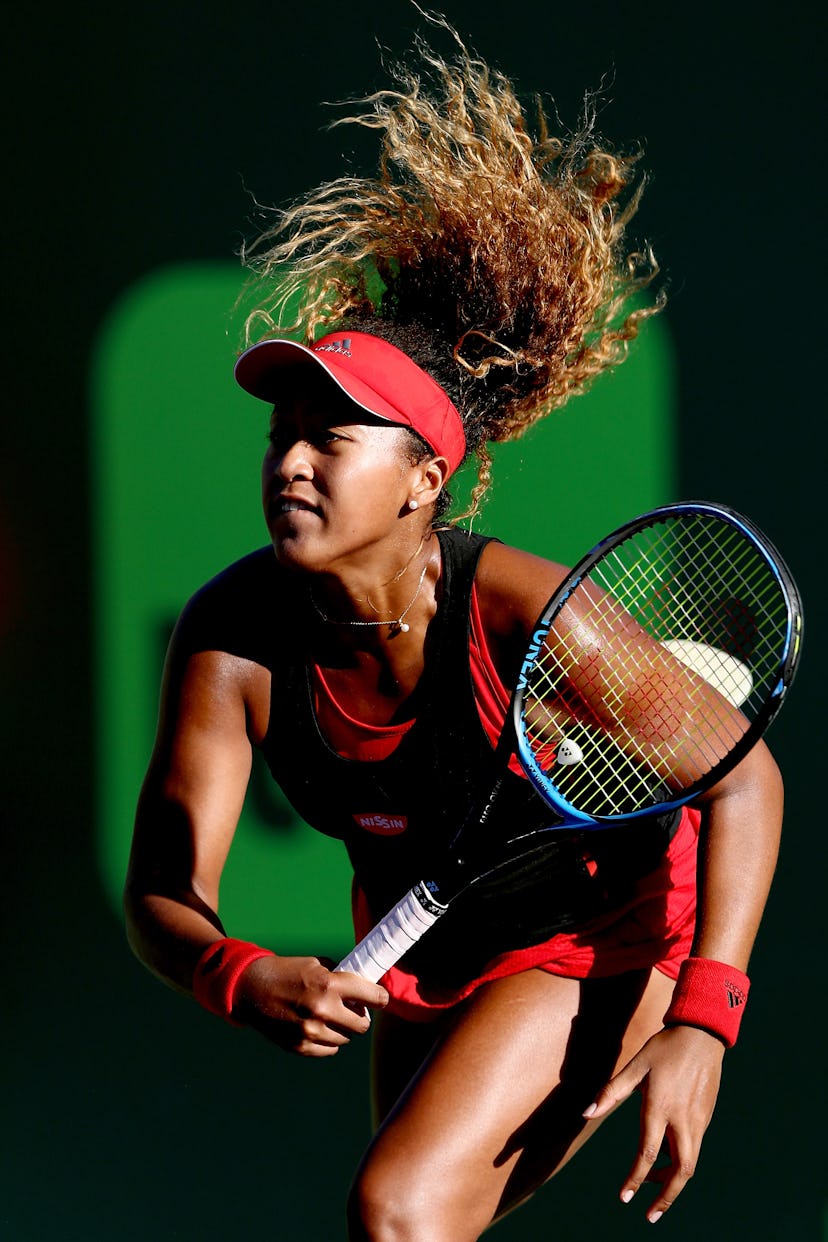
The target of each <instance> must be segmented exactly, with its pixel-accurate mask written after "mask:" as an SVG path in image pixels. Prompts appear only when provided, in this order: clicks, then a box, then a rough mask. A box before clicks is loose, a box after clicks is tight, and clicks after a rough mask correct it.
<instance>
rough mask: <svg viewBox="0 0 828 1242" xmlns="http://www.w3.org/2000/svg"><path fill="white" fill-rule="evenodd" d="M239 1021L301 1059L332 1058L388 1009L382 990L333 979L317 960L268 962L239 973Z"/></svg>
mask: <svg viewBox="0 0 828 1242" xmlns="http://www.w3.org/2000/svg"><path fill="white" fill-rule="evenodd" d="M238 998H239V1010H238V1012H239V1017H240V1018H241V1019H242V1020H243V1021H244V1022H245V1024H246V1025H249V1026H252V1027H254V1028H255V1029H256V1030H258V1031H259V1032H260V1033H261V1034H263V1035H265V1036H266V1038H268V1039H270V1040H272V1041H273V1042H274V1043H277V1044H279V1045H280V1046H281V1047H283V1048H286V1049H288V1050H290V1051H291V1052H297V1053H299V1054H300V1055H303V1056H333V1055H334V1054H335V1053H336V1052H337V1051H338V1050H339V1049H340V1048H341V1047H342V1046H343V1045H344V1044H347V1043H348V1042H349V1040H350V1039H351V1037H352V1036H354V1035H363V1034H365V1032H366V1031H367V1030H368V1029H369V1027H370V1025H371V1017H370V1010H371V1009H372V1008H381V1007H382V1006H384V1005H386V1004H387V1003H388V993H387V992H386V990H385V988H382V987H380V986H379V985H378V984H376V983H370V982H369V981H368V980H367V979H362V978H360V977H359V976H358V975H352V974H347V973H334V972H332V971H331V970H329V969H328V968H327V967H326V966H325V965H324V964H323V963H322V962H321V961H320V960H319V959H318V958H313V957H273V956H271V957H266V958H262V959H259V960H257V961H256V962H253V963H252V964H251V965H250V966H249V967H248V969H247V970H246V971H245V972H244V973H243V975H242V977H241V980H240V986H239V990H238Z"/></svg>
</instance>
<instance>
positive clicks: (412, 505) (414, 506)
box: [408, 500, 420, 509]
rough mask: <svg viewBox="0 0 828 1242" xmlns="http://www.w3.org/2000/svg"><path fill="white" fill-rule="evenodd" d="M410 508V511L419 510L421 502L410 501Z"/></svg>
mask: <svg viewBox="0 0 828 1242" xmlns="http://www.w3.org/2000/svg"><path fill="white" fill-rule="evenodd" d="M408 507H409V509H419V507H420V502H419V500H409V502H408Z"/></svg>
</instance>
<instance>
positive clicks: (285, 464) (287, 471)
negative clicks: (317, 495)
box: [265, 439, 313, 483]
mask: <svg viewBox="0 0 828 1242" xmlns="http://www.w3.org/2000/svg"><path fill="white" fill-rule="evenodd" d="M265 462H266V464H267V463H269V465H270V470H271V473H272V474H274V475H278V476H279V477H280V478H281V479H283V480H284V481H285V482H286V483H289V482H290V481H291V480H292V479H312V478H313V465H312V463H311V446H310V445H309V444H308V442H307V441H306V440H301V439H297V440H295V441H294V442H293V443H292V444H278V445H273V444H272V445H271V446H270V448H269V449H268V451H267V455H266V458H265Z"/></svg>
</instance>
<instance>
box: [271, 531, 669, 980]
mask: <svg viewBox="0 0 828 1242" xmlns="http://www.w3.org/2000/svg"><path fill="white" fill-rule="evenodd" d="M438 538H439V541H440V548H441V553H442V558H443V571H442V580H441V593H440V598H439V603H438V609H437V613H436V615H435V616H434V618H433V619H432V622H431V624H430V626H429V630H428V635H427V639H426V651H425V668H424V672H423V674H422V677H421V679H420V682H419V684H418V686H417V688H416V690H415V692H414V694H413V696H412V698H411V701H410V708H411V715H412V716H413V717H414V720H415V722H414V724H413V725H412V727H411V728H410V729H409V730H408V731H407V732H406V733H404V734H403V736H402V738H401V740H400V741H399V743H398V744H397V746H396V747H395V749H394V750H393V752H392V753H391V754H390V755H389V756H388V757H387V758H385V759H382V760H379V761H374V762H359V761H356V760H352V759H345V758H343V757H342V756H340V755H339V754H337V753H336V752H335V751H334V750H333V749H332V748H331V747H330V746H329V745H328V743H327V741H326V740H325V738H324V737H323V735H322V733H321V731H320V729H319V726H318V723H317V720H316V716H315V712H314V707H313V692H312V686H311V671H310V670H311V665H312V663H313V656H312V651H313V649H314V648H313V639H314V634H315V633H316V634H318V626H319V625H321V624H324V623H323V622H321V621H320V619H319V617H318V616H317V615H316V614H315V612H314V610H313V607H312V605H311V602H310V597H309V594H308V591H307V588H306V586H305V585H304V583H303V582H301V581H298V580H290V582H289V584H286V586H287V589H288V591H289V599H285V598H284V596H283V595H282V592H281V591H279V592H278V593H277V595H276V599H278V601H279V602H278V605H277V608H278V611H277V612H276V613H275V614H274V616H273V617H272V619H271V620H272V624H271V626H270V627H268V628H269V631H270V634H271V636H272V639H273V640H275V642H276V648H277V649H272V651H271V659H270V661H269V662H270V664H271V667H275V668H276V669H278V673H277V675H275V676H274V677H273V683H272V684H273V689H272V694H271V708H270V723H269V727H268V731H267V735H266V737H265V738H264V741H263V743H262V751H263V754H264V757H265V759H266V761H267V764H268V766H269V768H270V771H271V773H272V774H273V777H274V779H275V780H276V781H277V782H278V784H279V785H280V786H281V788H282V790H283V792H284V793H285V795H286V797H287V798H288V799H289V801H290V802H291V803H292V805H293V806H294V807H295V809H296V811H297V812H298V813H299V815H300V816H301V817H302V818H303V819H304V820H305V821H306V822H307V823H308V824H310V825H312V826H313V827H314V828H316V829H318V830H319V831H321V832H324V833H326V834H327V835H329V836H331V837H336V838H338V839H339V840H341V841H343V842H344V844H345V847H346V849H347V851H348V855H349V857H350V860H351V863H352V865H353V868H354V873H355V876H356V879H357V882H358V884H359V885H360V887H361V888H362V890H363V892H364V894H365V896H366V898H367V900H368V904H369V907H370V909H371V911H372V913H373V915H374V916H375V917H377V918H378V917H380V916H382V915H383V914H384V913H385V912H386V911H387V910H388V909H390V908H391V906H393V905H394V903H395V902H396V901H397V900H398V899H399V898H400V897H401V896H402V895H403V894H404V893H405V892H407V891H408V889H409V888H410V887H411V886H412V884H414V883H415V882H416V881H418V880H420V879H426V878H428V877H429V876H430V875H431V874H433V873H434V870H435V867H436V866H437V864H438V862H439V858H440V855H441V851H442V850H443V849H444V848H445V845H446V844H447V842H448V841H449V840H450V839H451V838H452V837H453V835H454V833H455V831H456V830H457V827H458V825H459V824H460V823H462V822H463V820H464V819H465V817H466V816H467V815H468V813H469V808H470V807H472V806H474V805H475V803H476V801H477V800H478V799H479V797H480V794H481V791H488V789H489V788H490V787H491V785H492V783H493V779H494V775H495V774H494V768H493V751H492V746H491V744H490V742H489V740H488V738H487V736H486V734H485V732H484V730H483V726H482V724H481V721H480V716H479V713H478V709H477V705H476V702H475V698H474V690H473V684H472V677H471V669H470V664H469V636H470V618H469V612H470V601H471V590H472V583H473V581H474V575H475V571H476V568H477V563H478V560H479V558H480V554H481V552H482V550H483V548H484V547H485V545H486V543H487V542H488V540H486V539H485V538H483V537H481V536H478V535H473V534H468V533H466V532H464V531H460V530H456V529H448V530H443V531H439V532H438ZM276 568H277V572H278V574H279V577H287V575H282V574H281V571H278V567H276ZM494 815H495V817H496V818H495V820H494V823H493V824H491V825H490V826H491V827H492V828H493V829H495V831H496V829H497V827H498V825H502V826H503V831H504V835H506V833H507V832H508V835H517V833H518V832H527V831H529V830H530V829H532V828H535V827H540V826H542V825H545V824H549V823H550V822H554V820H555V817H554V815H553V813H552V812H550V811H549V809H548V808H547V807H546V806H545V804H544V803H543V802H542V800H541V799H540V798H539V797H538V795H537V794H535V793H534V792H533V791H532V790H531V788H530V786H529V782H528V781H526V780H524V779H522V778H521V777H518V776H516V775H514V774H513V773H507V775H506V778H505V781H504V785H503V788H502V791H501V794H500V796H499V799H498V801H497V803H496V809H495V812H494ZM677 822H678V816H676V815H670V816H667V817H661V818H659V819H648V820H639V821H637V822H636V824H635V825H634V826H633V827H631V828H629V829H625V830H622V829H619V828H612V829H602V830H599V831H590V832H584V831H582V830H568V829H567V830H563V831H561V832H557V833H552V834H549V836H548V837H546V838H545V844H544V847H543V849H542V850H541V851H540V852H539V853H536V854H533V855H532V856H531V857H530V858H527V859H525V860H518V861H511V862H509V863H507V864H506V865H504V866H503V867H502V868H501V869H500V870H499V871H498V872H496V873H494V874H493V875H491V876H489V877H487V878H486V879H485V880H483V881H480V882H479V883H477V884H476V885H474V886H473V887H472V888H471V889H469V890H467V891H466V892H465V893H464V894H461V896H460V897H459V898H457V899H456V901H455V902H453V903H452V905H451V906H450V908H449V911H448V912H447V913H446V914H445V915H444V916H443V918H441V919H440V920H439V922H438V923H437V924H436V925H435V927H434V928H433V929H432V930H431V931H430V932H429V934H428V936H426V937H425V938H424V939H423V941H421V943H420V945H418V946H416V948H415V949H413V950H412V951H411V952H410V953H409V955H408V957H407V964H408V968H409V969H416V970H417V972H418V973H420V974H421V975H423V976H425V977H426V978H427V979H428V981H429V982H431V983H433V984H435V985H437V986H439V985H440V984H441V983H443V984H446V985H449V984H455V983H457V982H461V981H462V980H463V979H465V978H468V977H470V975H471V974H472V973H476V972H478V971H479V970H480V969H481V968H482V967H483V966H484V965H485V963H486V962H487V961H489V960H490V959H491V958H492V957H493V956H495V955H496V954H498V953H501V952H504V951H506V950H507V949H516V948H522V947H525V946H526V945H529V944H536V943H539V942H540V941H542V940H545V939H548V938H549V936H551V935H553V934H554V933H555V932H557V931H560V930H563V929H566V928H573V927H575V926H585V925H586V924H588V923H589V922H590V921H591V920H592V919H594V918H595V917H596V916H598V915H601V914H604V913H605V912H606V911H607V910H608V909H611V908H612V907H614V906H616V905H620V904H621V903H622V902H624V901H625V900H627V899H628V897H629V895H630V893H631V889H632V887H633V885H634V883H635V880H636V878H637V877H638V876H640V875H641V874H642V873H643V872H646V871H647V870H650V869H652V868H653V867H654V866H656V865H657V863H658V861H659V859H660V858H661V856H662V854H663V851H664V849H665V847H666V845H667V843H668V841H669V840H670V836H671V835H672V832H673V831H674V830H675V826H676V824H677ZM506 853H507V855H508V853H509V851H508V850H507V851H506Z"/></svg>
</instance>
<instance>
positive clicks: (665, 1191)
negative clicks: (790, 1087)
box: [584, 1026, 725, 1223]
mask: <svg viewBox="0 0 828 1242" xmlns="http://www.w3.org/2000/svg"><path fill="white" fill-rule="evenodd" d="M724 1052H725V1047H724V1044H723V1043H722V1042H721V1041H720V1040H719V1039H717V1038H716V1036H715V1035H709V1034H708V1033H707V1031H702V1030H698V1029H696V1028H695V1027H690V1026H675V1027H671V1028H669V1029H667V1030H663V1031H659V1032H658V1033H657V1034H656V1035H653V1036H652V1038H651V1039H649V1040H648V1041H647V1043H646V1044H645V1045H644V1047H643V1048H642V1049H641V1051H640V1052H639V1053H638V1054H637V1055H636V1056H634V1057H633V1059H632V1060H631V1061H630V1062H629V1064H628V1065H626V1066H625V1067H624V1069H623V1070H621V1071H620V1073H618V1074H616V1076H615V1077H614V1078H613V1079H612V1080H611V1081H610V1082H609V1083H608V1084H607V1085H606V1087H604V1088H603V1090H602V1091H601V1092H599V1094H598V1095H597V1096H596V1099H595V1103H594V1104H593V1105H591V1106H590V1107H589V1108H588V1109H587V1110H586V1112H585V1113H584V1116H585V1117H589V1118H590V1120H592V1119H596V1120H597V1119H599V1118H602V1117H605V1116H606V1115H607V1113H609V1112H611V1111H612V1109H614V1108H616V1107H617V1106H618V1105H619V1104H621V1103H623V1101H624V1100H626V1099H628V1098H629V1096H631V1095H632V1093H633V1091H635V1090H636V1088H637V1089H639V1090H640V1091H641V1093H642V1096H643V1100H642V1104H641V1140H640V1143H639V1146H638V1152H637V1155H636V1158H635V1161H634V1163H633V1166H632V1168H631V1170H630V1173H629V1175H628V1177H627V1178H626V1180H625V1182H624V1184H623V1186H622V1187H621V1200H622V1202H624V1203H629V1202H630V1200H631V1199H632V1197H633V1195H634V1194H635V1193H636V1191H637V1190H638V1189H639V1188H640V1187H641V1185H642V1184H643V1183H644V1182H659V1183H661V1190H660V1193H659V1194H658V1197H657V1198H656V1199H655V1201H654V1202H653V1204H652V1205H651V1207H650V1208H649V1209H648V1211H647V1219H648V1220H649V1221H651V1222H652V1223H655V1222H656V1221H657V1220H658V1219H659V1218H660V1217H661V1216H662V1215H663V1214H664V1213H665V1212H666V1211H667V1209H668V1208H669V1207H671V1206H672V1204H673V1203H674V1202H675V1200H676V1198H677V1196H678V1195H679V1194H681V1192H682V1190H683V1189H684V1187H685V1186H686V1185H687V1182H688V1181H689V1180H690V1178H691V1177H692V1176H693V1173H694V1172H695V1168H696V1163H697V1161H698V1157H699V1150H700V1148H701V1143H702V1138H703V1137H704V1132H705V1130H706V1129H707V1127H708V1125H709V1123H710V1118H711V1117H712V1116H713V1109H714V1108H715V1105H716V1097H717V1095H718V1092H719V1083H720V1081H721V1070H722V1058H723V1056H724ZM662 1153H666V1154H667V1155H669V1163H668V1164H666V1165H664V1166H663V1167H659V1168H656V1167H655V1165H656V1161H657V1159H658V1157H659V1156H660V1155H661V1154H662Z"/></svg>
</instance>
